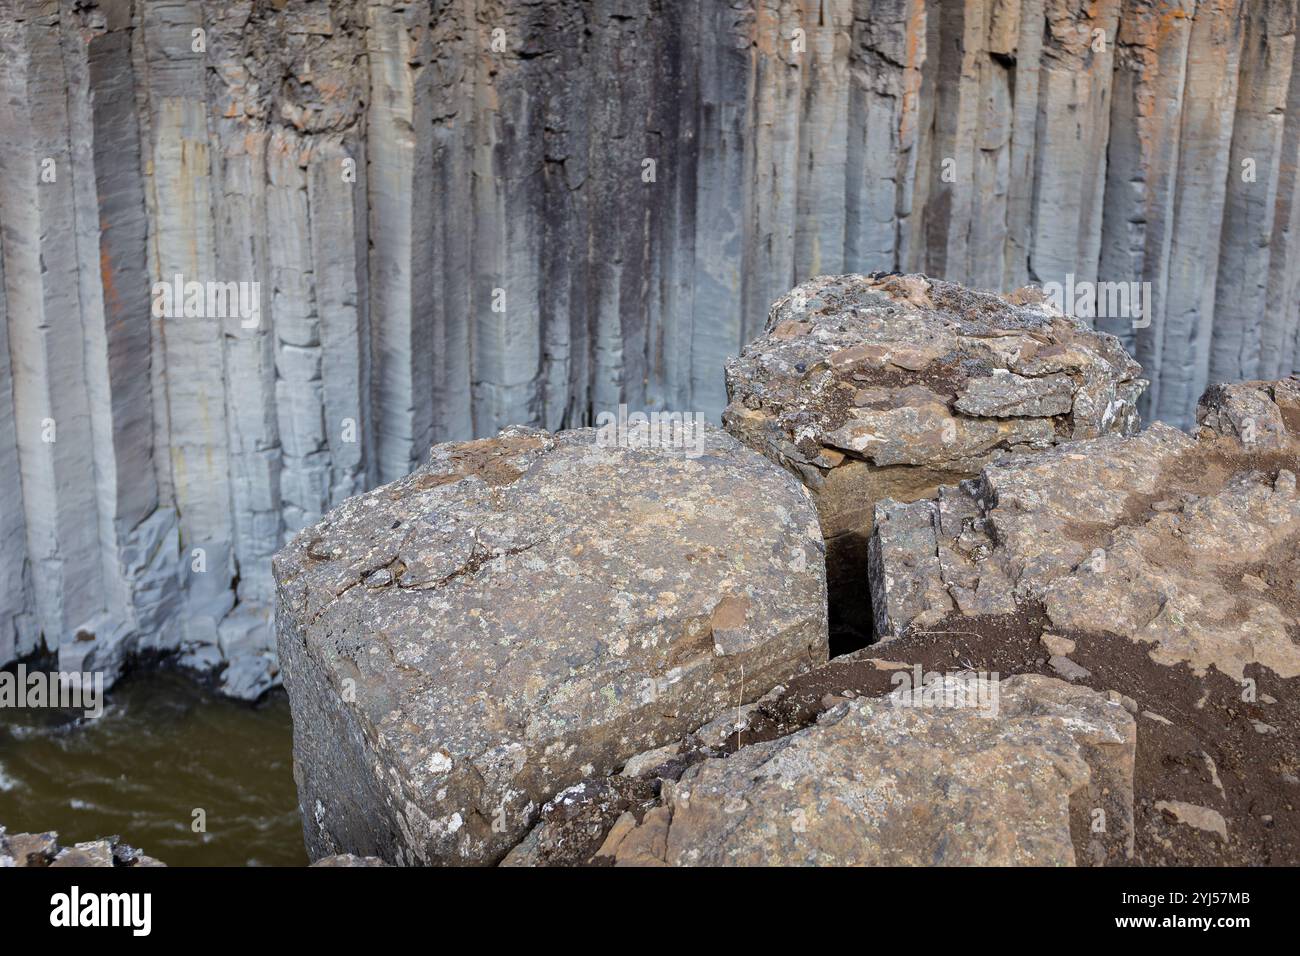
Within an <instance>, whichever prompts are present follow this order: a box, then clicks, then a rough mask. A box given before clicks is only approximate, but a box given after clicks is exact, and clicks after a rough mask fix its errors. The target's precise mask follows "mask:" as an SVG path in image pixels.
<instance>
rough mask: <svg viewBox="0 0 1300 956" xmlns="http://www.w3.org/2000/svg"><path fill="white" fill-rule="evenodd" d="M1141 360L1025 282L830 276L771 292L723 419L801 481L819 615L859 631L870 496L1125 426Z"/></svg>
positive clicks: (907, 492)
mask: <svg viewBox="0 0 1300 956" xmlns="http://www.w3.org/2000/svg"><path fill="white" fill-rule="evenodd" d="M1140 372H1141V369H1140V368H1139V367H1138V365H1137V363H1135V362H1134V361H1133V360H1132V359H1131V358H1129V356H1128V354H1127V353H1126V352H1125V351H1124V350H1123V349H1122V348H1121V347H1120V345H1119V342H1118V341H1117V340H1116V339H1115V338H1114V337H1113V336H1110V335H1106V334H1104V333H1098V332H1094V331H1092V330H1090V329H1088V328H1087V327H1086V326H1084V325H1083V324H1082V323H1080V322H1079V321H1078V320H1076V319H1074V318H1071V317H1068V316H1065V315H1062V314H1061V313H1060V312H1059V311H1057V310H1055V309H1053V308H1052V307H1051V306H1050V305H1048V304H1046V303H1045V302H1043V301H1042V296H1041V295H1039V294H1038V293H1037V292H1036V291H1035V290H1032V289H1026V290H1022V291H1021V292H1020V293H1017V294H1015V295H1013V296H1011V297H1001V296H997V295H994V294H991V293H981V292H973V291H970V290H968V289H964V288H962V287H960V286H957V285H954V284H952V283H947V282H940V281H937V280H930V279H926V278H925V277H924V276H919V275H880V276H828V277H822V278H820V279H815V280H813V281H811V282H807V283H804V284H803V285H800V286H797V287H796V288H795V289H794V290H793V291H792V292H790V293H789V294H787V295H785V296H782V297H781V298H780V299H778V300H777V302H776V304H775V305H773V306H772V309H771V312H770V313H769V315H768V320H767V327H766V330H765V332H764V334H763V335H762V336H761V337H759V338H758V339H756V340H755V341H754V342H752V343H750V344H749V345H748V346H747V347H746V348H745V349H744V351H743V352H742V353H741V355H740V356H739V357H738V358H736V359H733V360H731V361H730V362H728V363H727V391H728V395H729V397H730V399H731V402H730V404H729V405H728V406H727V409H726V411H725V412H724V413H723V423H724V425H725V427H726V428H727V430H728V431H729V432H731V433H732V434H733V435H735V436H736V437H737V438H739V439H740V440H741V441H742V442H744V443H745V444H747V445H749V446H750V447H751V448H754V449H756V450H758V451H760V452H761V453H762V454H764V455H765V456H767V457H768V458H770V459H771V460H772V461H774V462H776V463H778V464H780V465H781V466H782V467H784V468H786V469H787V470H789V471H791V472H793V473H794V474H796V475H798V476H799V477H800V478H801V479H802V480H803V482H804V483H805V485H807V487H808V488H809V489H810V490H811V491H812V493H813V498H814V500H815V501H816V502H817V509H818V513H819V514H820V516H821V521H822V530H823V532H824V533H825V535H826V539H827V548H828V553H827V573H828V577H829V583H830V588H831V598H832V600H831V606H832V614H833V615H834V620H833V621H832V626H833V627H834V628H835V630H836V632H837V634H839V633H844V634H845V635H846V638H845V639H846V640H850V641H851V640H854V633H855V631H860V630H862V629H866V630H867V631H868V633H869V631H870V628H869V622H870V619H871V618H870V615H871V611H870V605H869V602H868V599H867V598H868V591H867V588H866V575H865V569H866V560H867V553H866V552H867V543H868V540H869V538H870V535H871V531H872V513H873V509H874V508H875V505H876V502H877V501H879V500H880V499H883V498H892V499H896V500H900V501H908V500H911V499H915V498H924V497H928V496H929V495H931V494H933V493H934V492H935V490H936V489H937V488H938V487H939V485H941V484H945V483H951V482H956V481H958V480H960V479H962V478H964V477H970V476H973V475H974V474H976V473H977V472H978V470H979V468H980V466H981V465H983V464H984V463H985V462H987V461H988V460H989V459H990V457H992V456H993V455H994V454H996V453H998V452H1002V451H1007V450H1010V451H1020V452H1035V451H1039V450H1042V449H1046V448H1050V447H1052V446H1053V445H1056V444H1058V443H1060V442H1063V441H1072V440H1076V439H1081V438H1092V437H1096V436H1099V435H1107V434H1128V433H1131V432H1132V431H1134V430H1136V428H1137V413H1136V408H1135V403H1136V401H1137V398H1138V396H1139V394H1140V393H1141V391H1142V389H1143V387H1144V386H1145V385H1146V382H1145V381H1144V380H1143V379H1141V378H1139V377H1138V376H1139V374H1140ZM863 636H864V635H862V634H858V635H857V643H862V637H863Z"/></svg>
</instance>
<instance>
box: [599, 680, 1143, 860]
mask: <svg viewBox="0 0 1300 956" xmlns="http://www.w3.org/2000/svg"><path fill="white" fill-rule="evenodd" d="M1136 739H1137V731H1136V727H1135V724H1134V721H1133V718H1132V716H1130V714H1129V713H1128V712H1127V711H1126V710H1125V709H1124V708H1123V707H1122V706H1121V705H1120V704H1118V703H1115V702H1113V701H1111V700H1108V699H1107V698H1106V697H1104V696H1103V695H1101V694H1099V693H1097V692H1095V691H1092V690H1088V689H1086V688H1081V687H1073V686H1071V685H1069V684H1066V683H1065V682H1064V681H1060V680H1054V679H1052V678H1048V677H1042V676H1039V675H1024V676H1018V677H1012V678H1009V679H1007V680H1003V681H1000V682H999V681H997V680H994V679H990V678H988V677H983V676H977V675H966V676H961V675H953V674H950V675H947V676H944V677H938V676H937V675H936V677H935V679H934V680H933V681H931V682H930V683H929V684H928V685H926V686H925V687H921V688H908V689H900V690H898V691H896V692H895V693H894V694H893V695H891V696H889V697H885V698H879V697H877V698H860V699H856V700H850V701H847V702H844V703H840V704H838V705H836V706H835V707H833V708H832V709H830V710H828V711H827V712H825V713H824V714H823V715H822V716H821V719H820V720H819V721H818V722H817V723H816V724H815V725H813V726H811V727H808V728H807V729H805V730H801V731H799V732H797V733H794V734H791V735H789V736H787V737H781V738H778V739H776V740H771V741H765V742H762V743H755V744H751V745H749V746H746V747H741V748H740V749H739V750H737V751H736V752H735V753H733V754H731V755H730V756H727V757H717V758H712V759H708V760H705V761H703V762H701V763H698V764H696V765H694V766H692V767H690V768H689V769H687V770H686V771H685V772H684V773H683V774H682V775H681V777H680V779H678V780H675V781H666V782H665V783H664V786H663V799H662V802H661V804H660V805H659V806H656V807H654V808H652V809H650V810H648V811H647V812H645V813H644V814H643V815H642V818H641V820H640V822H639V824H638V825H635V826H632V825H631V823H633V821H632V820H631V819H630V817H625V818H624V820H623V826H622V827H619V826H618V825H616V826H615V827H613V828H611V830H610V835H609V836H608V837H607V838H606V840H605V843H604V845H603V846H602V849H601V854H602V855H606V856H612V857H613V858H614V860H615V862H616V863H617V864H619V865H656V864H657V865H675V866H773V865H777V866H801V865H831V866H844V865H870V866H882V865H883V866H898V865H907V866H936V865H949V866H951V865H974V866H1001V865H1012V864H1016V865H1035V866H1069V865H1074V864H1076V863H1077V864H1084V863H1089V864H1104V863H1122V862H1124V861H1125V860H1127V859H1128V858H1129V857H1130V856H1131V854H1132V851H1133V767H1134V752H1135V750H1134V748H1135V745H1136ZM1098 821H1103V822H1104V825H1102V826H1097V825H1096V823H1097V822H1098Z"/></svg>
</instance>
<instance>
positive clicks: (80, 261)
mask: <svg viewBox="0 0 1300 956" xmlns="http://www.w3.org/2000/svg"><path fill="white" fill-rule="evenodd" d="M1296 6H1297V3H1296V0H1259V2H1251V3H1246V2H1244V0H1088V2H1084V0H967V2H957V0H953V2H946V0H945V2H940V0H783V2H778V0H733V2H727V3H723V2H697V0H648V2H629V0H553V2H547V3H523V2H517V0H446V2H433V0H412V2H400V0H313V2H310V3H309V2H306V0H203V2H200V0H149V2H142V0H0V104H2V105H0V233H2V236H3V239H2V242H0V276H2V278H0V482H3V485H4V487H5V489H6V491H7V501H8V503H9V504H8V506H7V507H5V508H3V509H0V581H2V582H3V583H2V584H0V588H3V589H4V590H3V595H2V596H0V661H7V660H10V659H12V658H13V657H15V656H17V655H23V654H27V653H30V652H32V651H33V650H34V649H36V648H38V647H39V646H41V644H42V643H43V644H44V645H45V646H47V647H49V648H57V649H58V650H59V652H60V654H61V655H62V656H64V657H65V658H67V661H66V663H68V664H69V665H70V666H82V665H86V666H95V667H99V668H104V669H107V670H109V671H111V670H113V669H114V668H115V667H116V666H117V665H118V664H119V663H120V661H121V660H122V659H123V656H124V655H125V654H127V653H128V652H131V651H137V650H151V649H156V650H162V651H180V652H181V653H182V654H183V655H184V657H185V660H186V661H187V662H188V663H191V664H193V665H194V666H196V667H205V668H206V667H211V668H220V669H221V671H222V672H223V674H224V683H225V686H226V689H227V690H228V691H229V692H231V693H234V694H240V695H254V694H256V693H257V692H259V691H260V690H261V689H263V688H265V687H266V686H268V685H269V684H271V683H272V682H274V681H275V680H276V679H277V671H276V664H275V658H274V650H273V647H272V641H271V639H270V634H269V621H270V613H271V606H272V604H273V602H274V595H273V586H272V581H271V574H270V558H271V555H272V554H273V553H274V552H275V551H276V549H277V548H279V547H280V546H281V545H282V544H283V543H284V542H285V541H287V540H288V539H289V538H290V537H291V536H292V535H293V534H294V533H295V532H297V531H298V530H300V529H302V528H304V527H307V526H309V525H311V524H313V523H314V522H316V521H318V520H320V518H321V517H322V515H324V514H325V513H326V512H327V511H329V510H330V509H331V508H332V507H335V506H337V505H339V504H340V503H341V502H342V501H344V500H345V499H347V498H348V497H349V496H351V495H354V494H356V493H357V492H360V491H363V490H365V489H366V488H369V487H373V486H374V485H375V484H377V483H379V482H381V481H382V482H387V481H393V480H396V479H398V478H400V477H402V476H404V475H406V474H408V473H409V472H410V471H411V470H412V469H413V468H414V467H415V466H416V465H417V464H418V462H419V461H420V460H421V459H422V457H423V455H424V454H425V453H426V451H427V449H428V448H429V447H430V445H432V444H433V443H435V442H439V441H448V440H460V439H467V438H471V437H474V436H476V435H491V434H494V433H495V432H496V431H497V430H498V429H499V428H500V427H503V426H506V425H533V426H538V427H543V428H546V429H550V430H552V431H553V430H557V429H561V428H574V427H581V426H585V425H589V424H592V423H593V422H594V420H595V416H596V415H597V414H598V413H600V412H601V411H604V410H607V409H611V408H614V407H615V406H617V405H618V404H619V403H620V402H626V403H627V404H628V405H629V406H630V407H632V408H634V409H635V408H645V409H653V408H676V409H690V410H699V411H701V412H703V413H705V414H707V415H709V416H711V417H714V418H716V417H717V416H718V415H720V413H721V411H722V409H723V407H724V405H725V402H726V395H725V391H724V383H723V376H722V367H723V363H724V361H725V360H726V359H727V358H728V357H730V356H734V355H736V354H738V353H739V351H740V349H741V347H742V345H743V344H745V343H746V342H748V341H750V340H751V339H753V338H754V337H755V336H756V335H757V334H758V333H759V332H760V331H761V328H762V322H763V317H764V316H765V314H766V312H767V309H768V306H769V304H770V303H771V302H772V301H773V300H774V299H776V298H777V296H778V295H780V294H783V293H785V292H786V291H787V290H788V289H789V288H791V287H792V286H793V285H795V284H796V283H798V282H801V281H803V280H806V279H808V278H811V277H813V276H815V275H818V274H834V273H845V272H859V273H869V272H873V271H880V270H883V271H891V270H900V271H905V272H918V271H923V272H926V273H928V274H931V275H934V276H937V277H941V278H944V279H948V280H953V281H960V282H966V283H969V284H971V285H974V286H977V287H985V288H991V289H1013V288H1017V287H1019V286H1022V285H1024V284H1026V283H1030V282H1037V283H1042V284H1046V283H1060V284H1061V285H1062V286H1063V287H1064V288H1066V289H1067V290H1073V289H1074V288H1075V287H1076V285H1077V286H1078V288H1085V287H1087V284H1089V283H1124V284H1127V283H1130V282H1137V283H1144V282H1147V283H1150V287H1149V288H1150V295H1149V297H1148V296H1144V297H1142V299H1141V304H1142V307H1141V309H1137V308H1134V307H1133V302H1132V301H1130V300H1129V299H1128V298H1124V299H1123V301H1125V302H1128V303H1129V306H1128V307H1127V308H1121V309H1118V310H1116V309H1114V308H1108V307H1106V306H1113V305H1115V304H1116V303H1117V302H1119V301H1120V299H1121V297H1120V296H1119V291H1121V290H1119V287H1118V286H1108V287H1107V288H1106V289H1105V290H1103V289H1101V288H1100V287H1099V288H1098V289H1095V290H1093V295H1094V299H1095V303H1096V304H1097V305H1098V306H1100V307H1099V308H1098V309H1096V310H1095V311H1099V312H1100V313H1101V314H1099V315H1098V316H1097V317H1096V319H1095V322H1094V324H1095V325H1096V326H1098V327H1099V328H1101V329H1104V330H1106V331H1109V332H1113V333H1114V334H1116V335H1117V336H1119V337H1120V339H1121V340H1122V342H1123V343H1124V344H1125V345H1126V346H1127V347H1128V348H1129V349H1130V351H1131V352H1132V353H1133V355H1134V357H1135V358H1136V359H1137V360H1138V361H1139V362H1140V363H1141V364H1142V365H1143V367H1144V368H1145V369H1146V370H1147V373H1148V377H1149V378H1150V379H1151V389H1150V391H1149V392H1148V393H1147V395H1146V396H1144V397H1143V399H1142V403H1143V407H1142V411H1143V413H1144V414H1145V415H1146V416H1147V417H1148V418H1151V417H1159V418H1161V419H1163V420H1165V421H1167V422H1169V423H1171V424H1173V425H1179V426H1184V427H1186V426H1190V425H1191V423H1192V415H1193V410H1194V407H1195V402H1196V399H1197V397H1198V396H1199V394H1200V392H1201V391H1202V390H1203V388H1204V387H1205V385H1206V384H1207V383H1208V382H1209V381H1210V380H1211V376H1213V379H1214V380H1235V379H1249V378H1256V377H1260V378H1276V377H1281V376H1284V375H1286V374H1288V373H1289V372H1290V371H1291V370H1293V369H1294V368H1295V367H1296V353H1297V348H1296V335H1297V329H1298V328H1300V313H1298V309H1300V202H1297V201H1296V196H1295V184H1296V183H1295V175H1296V168H1297V165H1298V163H1297V160H1298V159H1300V71H1294V70H1293V62H1294V58H1295V55H1296V49H1295V42H1294V41H1295V35H1294V27H1295V17H1296ZM177 277H180V278H179V279H178V278H177ZM160 282H161V283H168V284H173V283H174V284H175V287H178V288H179V291H180V295H174V296H173V295H169V296H167V297H164V296H162V294H161V293H160V292H158V290H156V289H155V288H154V286H155V283H160ZM187 283H197V284H198V285H197V286H193V287H190V286H187V285H186V284H187ZM194 290H197V291H194ZM192 291H193V293H194V294H191V292H192ZM1123 291H1125V292H1127V291H1128V290H1127V285H1125V287H1124V290H1123ZM1103 293H1105V294H1103ZM164 298H165V299H167V300H168V301H164ZM1069 298H1070V299H1071V301H1070V303H1069V304H1071V305H1075V304H1079V305H1080V307H1081V308H1082V309H1083V311H1084V312H1087V311H1088V308H1089V306H1088V305H1087V304H1086V302H1081V303H1075V302H1074V299H1073V296H1070V297H1069ZM1102 303H1106V305H1105V306H1103V305H1101V304H1102Z"/></svg>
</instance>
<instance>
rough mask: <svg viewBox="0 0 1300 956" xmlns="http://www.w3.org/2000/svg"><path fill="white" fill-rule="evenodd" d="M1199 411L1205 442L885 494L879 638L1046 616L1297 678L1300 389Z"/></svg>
mask: <svg viewBox="0 0 1300 956" xmlns="http://www.w3.org/2000/svg"><path fill="white" fill-rule="evenodd" d="M1197 417H1198V421H1199V422H1200V428H1199V431H1198V434H1197V435H1196V436H1195V437H1192V436H1189V435H1187V434H1185V433H1183V432H1180V431H1177V430H1176V429H1173V428H1170V427H1168V426H1166V425H1163V424H1160V423H1156V424H1154V425H1152V426H1151V427H1150V428H1148V429H1146V430H1145V431H1143V432H1142V433H1141V434H1140V435H1136V436H1131V437H1124V436H1119V435H1112V436H1105V437H1101V438H1096V439H1091V440H1088V441H1083V442H1079V443H1075V444H1072V445H1068V446H1063V447H1060V448H1056V449H1053V450H1051V451H1049V452H1046V453H1044V454H1042V455H1040V456H1038V457H1036V458H1034V459H1032V460H1025V459H1017V460H1007V461H999V462H994V463H991V464H988V465H986V466H985V467H984V469H983V470H982V472H981V474H980V476H979V478H977V479H975V480H972V481H967V482H963V483H962V484H961V485H960V486H957V487H945V488H942V489H940V491H939V493H938V495H937V496H935V497H934V498H930V499H925V500H921V501H916V502H912V503H899V502H895V501H885V502H881V503H880V504H879V505H878V506H877V509H876V533H875V536H874V538H873V540H872V543H871V564H870V575H871V587H872V594H873V598H874V601H875V605H876V617H875V621H876V628H877V631H878V632H879V634H880V635H881V636H882V637H896V636H898V635H900V634H902V633H904V632H905V631H907V630H908V629H909V628H925V627H928V626H931V625H934V624H937V623H938V622H939V621H941V620H943V619H945V618H947V617H948V616H949V615H950V614H953V613H955V612H956V613H960V614H962V615H968V616H977V615H984V614H1011V615H1015V614H1021V613H1028V611H1027V610H1025V609H1028V608H1036V607H1040V606H1041V608H1042V609H1043V611H1044V612H1045V614H1046V617H1047V620H1048V622H1049V623H1050V625H1051V626H1052V627H1053V628H1054V629H1060V630H1063V631H1066V632H1088V633H1102V634H1108V635H1112V636H1115V637H1120V638H1124V639H1127V640H1130V641H1134V642H1137V643H1138V644H1140V645H1141V646H1143V647H1145V648H1147V649H1148V651H1149V655H1150V657H1151V659H1152V660H1153V661H1155V662H1156V663H1159V664H1165V665H1168V666H1174V665H1177V664H1186V665H1187V666H1188V667H1190V668H1191V669H1192V671H1193V672H1195V673H1198V674H1204V673H1205V672H1206V670H1207V669H1208V668H1211V667H1213V668H1215V669H1217V670H1218V671H1219V672H1220V673H1222V674H1224V675H1226V676H1228V677H1231V678H1235V679H1238V680H1240V679H1241V678H1242V677H1243V675H1244V673H1245V670H1246V668H1247V667H1248V666H1249V665H1261V666H1263V667H1266V668H1268V669H1270V670H1272V671H1273V672H1274V673H1275V674H1277V675H1278V676H1279V677H1282V678H1290V677H1295V676H1297V675H1300V625H1298V624H1297V619H1298V618H1297V609H1298V608H1300V601H1298V600H1297V598H1298V594H1297V589H1296V580H1297V577H1298V576H1300V496H1297V494H1296V473H1297V469H1298V468H1300V380H1297V379H1294V378H1292V379H1287V380H1283V381H1277V382H1247V383H1242V384H1238V385H1230V386H1218V387H1215V388H1213V389H1211V390H1210V391H1209V392H1207V393H1206V395H1205V397H1204V399H1203V400H1202V403H1201V406H1200V408H1199V411H1198V416H1197Z"/></svg>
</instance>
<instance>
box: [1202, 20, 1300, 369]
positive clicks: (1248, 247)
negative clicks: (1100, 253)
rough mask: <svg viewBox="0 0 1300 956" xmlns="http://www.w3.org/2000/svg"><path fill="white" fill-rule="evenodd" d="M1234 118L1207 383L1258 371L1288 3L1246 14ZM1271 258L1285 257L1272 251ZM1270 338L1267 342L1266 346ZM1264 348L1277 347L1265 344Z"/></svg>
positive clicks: (1287, 59)
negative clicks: (1272, 255) (1267, 346)
mask: <svg viewBox="0 0 1300 956" xmlns="http://www.w3.org/2000/svg"><path fill="white" fill-rule="evenodd" d="M1246 17H1247V21H1246V36H1245V39H1244V41H1243V43H1242V57H1241V76H1240V79H1239V81H1238V88H1237V115H1236V119H1235V121H1234V123H1233V128H1232V155H1231V158H1230V161H1229V163H1228V177H1227V197H1226V199H1225V207H1224V214H1223V235H1222V237H1221V240H1220V243H1219V271H1218V276H1217V281H1216V284H1215V299H1214V318H1213V325H1212V326H1211V332H1212V339H1211V350H1210V367H1209V380H1210V381H1212V382H1236V381H1240V380H1241V379H1248V378H1252V377H1253V376H1254V375H1255V374H1256V372H1257V371H1258V369H1259V366H1260V360H1261V357H1262V354H1261V353H1262V347H1263V340H1264V332H1265V329H1266V328H1269V330H1270V332H1271V327H1272V323H1271V322H1269V321H1268V320H1267V319H1266V318H1264V317H1265V316H1267V315H1268V313H1269V312H1270V311H1272V310H1273V309H1275V308H1276V309H1278V311H1280V312H1283V313H1284V314H1285V311H1286V309H1285V300H1282V301H1277V302H1270V301H1269V298H1268V274H1269V261H1270V258H1271V250H1270V243H1271V242H1272V241H1273V221H1274V215H1275V212H1276V209H1277V189H1278V183H1279V182H1280V179H1281V171H1282V170H1281V167H1282V162H1283V156H1282V133H1283V126H1284V124H1285V121H1286V102H1287V90H1288V88H1289V86H1290V83H1291V66H1292V63H1293V61H1294V59H1295V48H1296V42H1295V28H1296V3H1295V0H1268V2H1261V3H1257V4H1250V5H1248V8H1247V10H1246ZM1278 255H1279V256H1285V255H1286V248H1285V244H1281V243H1280V244H1279V249H1278ZM1271 338H1272V335H1270V339H1271ZM1269 345H1270V347H1272V348H1274V349H1275V348H1276V347H1277V343H1276V342H1274V341H1270V343H1269Z"/></svg>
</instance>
